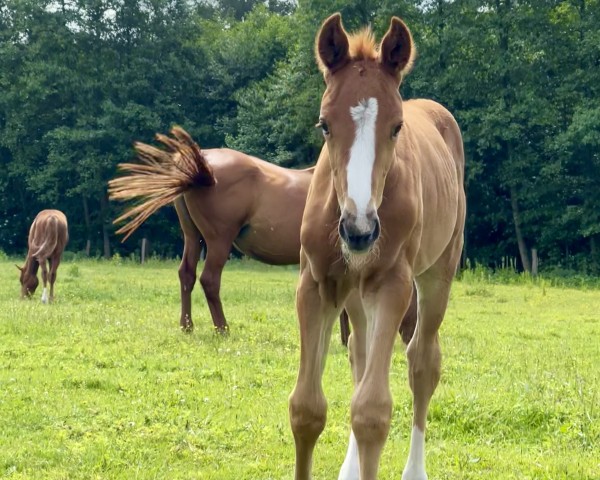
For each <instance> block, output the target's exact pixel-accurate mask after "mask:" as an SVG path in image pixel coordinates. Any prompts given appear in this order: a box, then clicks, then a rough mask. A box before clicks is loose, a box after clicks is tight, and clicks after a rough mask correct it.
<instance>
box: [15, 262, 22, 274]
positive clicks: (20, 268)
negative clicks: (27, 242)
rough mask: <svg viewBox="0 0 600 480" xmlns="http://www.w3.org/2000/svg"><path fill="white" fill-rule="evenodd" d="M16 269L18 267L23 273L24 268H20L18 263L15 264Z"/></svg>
mask: <svg viewBox="0 0 600 480" xmlns="http://www.w3.org/2000/svg"><path fill="white" fill-rule="evenodd" d="M15 267H17V268H18V269H19V272H22V271H23V268H22V267H19V266H18V265H17V264H16V263H15Z"/></svg>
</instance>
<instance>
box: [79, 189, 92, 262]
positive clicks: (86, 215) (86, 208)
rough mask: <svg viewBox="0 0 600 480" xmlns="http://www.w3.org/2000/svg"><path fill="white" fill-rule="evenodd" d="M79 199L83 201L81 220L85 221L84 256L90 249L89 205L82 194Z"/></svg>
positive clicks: (88, 254) (87, 254)
mask: <svg viewBox="0 0 600 480" xmlns="http://www.w3.org/2000/svg"><path fill="white" fill-rule="evenodd" d="M81 200H82V202H83V220H84V221H85V236H86V242H85V255H86V257H89V256H90V250H91V249H92V238H91V237H92V236H91V230H92V229H91V226H90V207H89V205H88V201H87V198H86V197H85V196H84V195H82V197H81Z"/></svg>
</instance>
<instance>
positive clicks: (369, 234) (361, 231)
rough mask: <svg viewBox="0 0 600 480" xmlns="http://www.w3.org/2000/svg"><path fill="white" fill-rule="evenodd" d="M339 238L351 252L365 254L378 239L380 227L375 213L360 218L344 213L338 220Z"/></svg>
mask: <svg viewBox="0 0 600 480" xmlns="http://www.w3.org/2000/svg"><path fill="white" fill-rule="evenodd" d="M339 232H340V238H341V239H342V240H343V241H344V243H345V244H346V245H347V246H348V249H349V250H350V251H352V252H356V253H361V252H366V251H367V250H369V248H371V246H372V245H373V244H374V243H375V241H376V240H377V239H378V238H379V233H380V227H379V218H377V213H376V212H373V213H372V214H371V213H370V214H367V215H366V216H363V217H362V218H357V217H356V215H353V214H349V213H347V212H344V213H343V214H342V216H341V218H340V226H339Z"/></svg>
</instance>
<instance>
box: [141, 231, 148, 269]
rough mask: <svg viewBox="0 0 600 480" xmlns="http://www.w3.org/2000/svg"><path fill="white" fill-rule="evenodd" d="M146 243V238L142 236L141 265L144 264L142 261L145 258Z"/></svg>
mask: <svg viewBox="0 0 600 480" xmlns="http://www.w3.org/2000/svg"><path fill="white" fill-rule="evenodd" d="M147 245H148V240H147V239H146V237H144V238H142V258H141V260H142V265H143V264H144V261H145V260H146V246H147Z"/></svg>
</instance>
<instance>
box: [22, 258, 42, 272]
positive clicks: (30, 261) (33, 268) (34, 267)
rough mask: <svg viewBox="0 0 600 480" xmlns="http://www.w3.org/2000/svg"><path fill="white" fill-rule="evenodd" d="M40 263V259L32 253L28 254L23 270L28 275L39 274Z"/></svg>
mask: <svg viewBox="0 0 600 480" xmlns="http://www.w3.org/2000/svg"><path fill="white" fill-rule="evenodd" d="M39 267H40V264H39V263H38V261H37V260H36V259H35V258H33V257H32V256H30V255H27V260H25V265H23V270H24V271H25V273H26V274H27V275H37V271H38V268H39Z"/></svg>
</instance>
